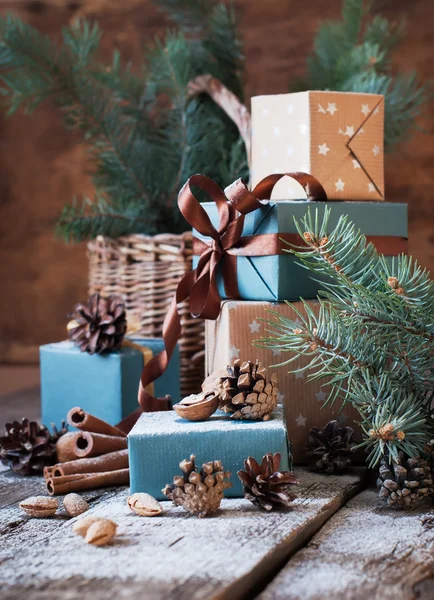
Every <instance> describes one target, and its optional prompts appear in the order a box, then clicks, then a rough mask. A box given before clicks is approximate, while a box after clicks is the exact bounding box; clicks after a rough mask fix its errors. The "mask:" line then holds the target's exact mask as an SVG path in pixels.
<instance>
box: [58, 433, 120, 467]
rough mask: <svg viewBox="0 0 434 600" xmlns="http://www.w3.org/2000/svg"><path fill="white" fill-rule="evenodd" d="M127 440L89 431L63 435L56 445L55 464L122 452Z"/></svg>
mask: <svg viewBox="0 0 434 600" xmlns="http://www.w3.org/2000/svg"><path fill="white" fill-rule="evenodd" d="M126 447H127V439H126V438H124V437H115V436H113V435H103V434H102V433H90V432H89V431H74V432H72V431H71V432H69V433H65V435H62V437H60V438H59V440H58V442H57V444H56V452H57V462H59V463H64V462H68V461H70V460H76V459H77V458H84V457H91V456H99V455H100V454H107V453H108V452H116V451H117V450H124V449H125V448H126Z"/></svg>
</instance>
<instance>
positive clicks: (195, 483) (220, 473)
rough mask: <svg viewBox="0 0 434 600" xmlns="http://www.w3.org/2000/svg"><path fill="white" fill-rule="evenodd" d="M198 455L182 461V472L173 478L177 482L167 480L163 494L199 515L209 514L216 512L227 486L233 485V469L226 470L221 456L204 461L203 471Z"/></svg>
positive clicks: (205, 515) (177, 504) (180, 466)
mask: <svg viewBox="0 0 434 600" xmlns="http://www.w3.org/2000/svg"><path fill="white" fill-rule="evenodd" d="M195 459H196V457H195V455H194V454H192V455H191V456H190V460H187V459H186V460H183V461H181V462H180V463H179V468H180V469H181V471H182V475H177V476H175V477H174V478H173V484H169V483H168V484H167V485H166V486H165V487H164V489H163V490H162V492H163V494H164V495H165V496H166V497H167V498H168V499H169V500H172V501H173V503H174V504H175V505H176V506H183V507H184V508H185V509H186V510H188V512H190V513H191V514H193V515H197V516H198V517H207V516H209V515H212V514H213V513H215V512H216V511H217V510H218V509H219V507H220V503H221V501H222V499H223V496H224V490H225V489H227V488H230V487H232V484H231V483H230V482H229V478H230V476H231V474H230V473H228V472H225V471H224V469H223V465H222V464H221V462H220V461H219V460H214V461H212V462H208V463H204V464H203V465H202V468H201V470H200V471H198V470H197V466H196V464H195Z"/></svg>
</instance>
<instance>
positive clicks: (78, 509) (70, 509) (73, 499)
mask: <svg viewBox="0 0 434 600" xmlns="http://www.w3.org/2000/svg"><path fill="white" fill-rule="evenodd" d="M63 506H64V508H65V510H66V512H67V514H68V515H69V516H70V517H78V515H81V514H82V513H84V512H86V511H87V510H89V504H88V503H87V502H86V500H85V499H84V498H82V497H81V496H80V495H79V494H66V496H65V497H64V499H63Z"/></svg>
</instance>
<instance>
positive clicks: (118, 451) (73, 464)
mask: <svg viewBox="0 0 434 600" xmlns="http://www.w3.org/2000/svg"><path fill="white" fill-rule="evenodd" d="M67 421H68V423H69V425H71V426H73V427H76V428H77V429H78V430H79V431H75V432H69V433H65V434H64V435H63V436H62V437H61V438H59V441H58V442H57V444H56V451H57V460H58V463H57V464H56V465H53V466H51V467H45V469H44V477H45V484H46V486H47V492H48V493H49V494H50V495H51V496H54V495H57V494H69V493H70V492H79V491H82V490H88V489H92V488H99V487H108V486H111V485H125V484H128V483H129V480H130V471H129V468H128V449H127V438H126V435H125V433H123V432H122V431H121V430H120V429H117V428H116V427H113V426H112V425H109V423H106V422H105V421H102V420H101V419H98V418H97V417H94V416H93V415H91V414H90V413H87V412H85V411H84V410H83V409H81V408H79V407H75V408H72V409H71V410H70V411H69V413H68V415H67Z"/></svg>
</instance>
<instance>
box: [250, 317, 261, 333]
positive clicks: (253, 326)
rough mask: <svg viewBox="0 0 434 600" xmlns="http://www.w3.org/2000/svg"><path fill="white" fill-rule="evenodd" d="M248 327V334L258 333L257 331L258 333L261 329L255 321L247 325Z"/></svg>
mask: <svg viewBox="0 0 434 600" xmlns="http://www.w3.org/2000/svg"><path fill="white" fill-rule="evenodd" d="M249 327H250V333H258V331H260V329H261V325H260V323H258V322H257V321H256V319H255V320H254V321H252V322H251V323H249Z"/></svg>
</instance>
